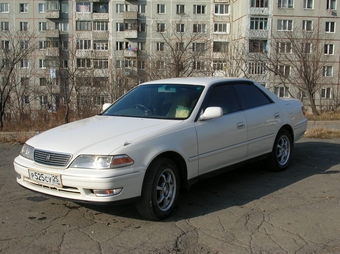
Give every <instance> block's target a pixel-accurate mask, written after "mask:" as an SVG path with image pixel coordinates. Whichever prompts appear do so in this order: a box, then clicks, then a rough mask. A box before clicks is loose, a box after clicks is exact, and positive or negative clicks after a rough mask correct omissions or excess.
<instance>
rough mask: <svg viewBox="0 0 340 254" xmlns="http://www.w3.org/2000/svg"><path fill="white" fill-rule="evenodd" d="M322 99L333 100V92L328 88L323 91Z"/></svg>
mask: <svg viewBox="0 0 340 254" xmlns="http://www.w3.org/2000/svg"><path fill="white" fill-rule="evenodd" d="M321 98H322V99H331V98H332V90H331V89H330V88H329V87H328V88H322V89H321Z"/></svg>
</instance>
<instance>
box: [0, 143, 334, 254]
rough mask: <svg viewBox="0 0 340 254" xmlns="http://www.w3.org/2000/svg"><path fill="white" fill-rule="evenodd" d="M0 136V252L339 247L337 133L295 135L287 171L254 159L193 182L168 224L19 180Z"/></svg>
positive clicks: (14, 150) (12, 151)
mask: <svg viewBox="0 0 340 254" xmlns="http://www.w3.org/2000/svg"><path fill="white" fill-rule="evenodd" d="M20 148H21V146H20V145H18V144H7V143H0V253H6V254H7V253H27V254H29V253H34V254H36V253H49V254H53V253H62V254H64V253H82V254H84V253H91V254H95V253H339V252H340V234H339V225H340V216H339V214H340V204H339V201H340V187H339V186H340V174H339V172H340V139H331V140H317V139H306V138H304V139H302V140H301V141H299V142H298V143H297V144H296V145H295V149H294V154H293V160H292V164H291V166H290V167H289V168H288V170H286V171H284V172H279V173H275V172H268V171H266V170H264V169H263V167H262V164H261V163H257V164H251V165H248V166H246V167H243V168H240V169H237V170H235V171H232V172H228V173H225V174H223V175H220V176H218V177H215V178H211V179H208V180H206V181H203V182H200V183H198V184H196V185H194V186H193V187H192V188H191V189H190V191H188V192H187V193H183V194H181V196H180V200H179V204H178V207H177V208H176V210H175V212H174V214H173V215H172V216H171V217H170V218H168V219H167V220H165V221H161V222H151V221H146V220H143V219H142V218H141V217H140V216H139V215H138V213H137V211H136V209H135V207H134V205H133V204H126V205H119V206H110V207H95V206H84V205H79V204H75V203H71V202H67V201H64V200H59V199H54V198H49V197H45V196H42V195H40V194H39V193H34V192H31V191H28V190H26V189H24V188H22V187H20V186H19V185H18V184H17V183H16V180H15V178H16V174H15V172H14V169H13V159H14V158H15V157H16V156H17V155H18V153H19V150H20Z"/></svg>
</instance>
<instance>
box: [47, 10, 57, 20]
mask: <svg viewBox="0 0 340 254" xmlns="http://www.w3.org/2000/svg"><path fill="white" fill-rule="evenodd" d="M46 18H47V19H58V18H59V10H49V11H47V12H46Z"/></svg>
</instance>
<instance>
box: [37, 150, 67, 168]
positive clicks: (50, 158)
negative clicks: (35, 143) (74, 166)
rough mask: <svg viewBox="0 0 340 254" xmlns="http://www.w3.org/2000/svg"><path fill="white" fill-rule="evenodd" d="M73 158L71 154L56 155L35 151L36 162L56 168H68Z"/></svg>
mask: <svg viewBox="0 0 340 254" xmlns="http://www.w3.org/2000/svg"><path fill="white" fill-rule="evenodd" d="M71 157H72V156H71V155H70V154H65V153H54V152H48V151H41V150H35V151H34V161H35V162H37V163H41V164H44V165H49V166H55V167H66V165H67V164H68V163H69V161H70V159H71Z"/></svg>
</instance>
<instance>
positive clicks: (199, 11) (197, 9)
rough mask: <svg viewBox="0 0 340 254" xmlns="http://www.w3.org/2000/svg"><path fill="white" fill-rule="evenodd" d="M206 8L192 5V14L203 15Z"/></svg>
mask: <svg viewBox="0 0 340 254" xmlns="http://www.w3.org/2000/svg"><path fill="white" fill-rule="evenodd" d="M205 12H206V6H205V5H195V4H194V14H205Z"/></svg>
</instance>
